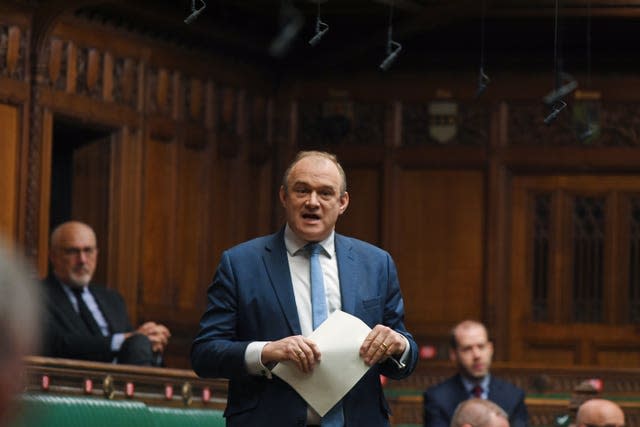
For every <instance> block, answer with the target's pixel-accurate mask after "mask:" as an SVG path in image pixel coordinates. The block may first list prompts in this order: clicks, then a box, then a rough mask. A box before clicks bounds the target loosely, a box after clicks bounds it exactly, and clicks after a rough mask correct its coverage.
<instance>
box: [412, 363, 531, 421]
mask: <svg viewBox="0 0 640 427" xmlns="http://www.w3.org/2000/svg"><path fill="white" fill-rule="evenodd" d="M468 398H469V393H468V392H467V390H466V389H465V388H464V384H463V382H462V378H461V377H460V374H458V375H455V376H453V377H451V378H449V379H447V380H446V381H444V382H442V383H440V384H436V385H434V386H432V387H430V388H428V389H427V391H425V392H424V426H425V427H449V425H450V423H451V418H452V417H453V412H454V411H455V409H456V407H457V406H458V404H459V403H460V402H462V401H463V400H467V399H468ZM488 398H489V400H491V401H492V402H494V403H496V404H497V405H498V406H500V407H501V408H502V409H504V410H505V412H506V413H507V414H508V415H509V423H510V425H511V427H524V426H527V425H529V414H528V412H527V407H526V405H525V403H524V391H523V390H521V389H520V388H518V387H516V386H515V385H513V384H511V383H508V382H506V381H502V380H500V379H499V378H496V377H494V376H492V377H491V381H490V382H489V396H488Z"/></svg>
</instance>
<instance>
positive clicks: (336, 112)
mask: <svg viewBox="0 0 640 427" xmlns="http://www.w3.org/2000/svg"><path fill="white" fill-rule="evenodd" d="M384 111H385V108H384V104H380V103H356V102H353V101H350V100H327V101H324V102H301V103H300V104H299V112H298V116H299V126H298V144H299V146H300V147H301V148H318V147H324V146H334V147H335V146H336V145H376V146H381V145H383V144H384V123H385V120H384V119H385V116H384Z"/></svg>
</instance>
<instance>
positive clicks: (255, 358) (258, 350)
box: [244, 341, 271, 379]
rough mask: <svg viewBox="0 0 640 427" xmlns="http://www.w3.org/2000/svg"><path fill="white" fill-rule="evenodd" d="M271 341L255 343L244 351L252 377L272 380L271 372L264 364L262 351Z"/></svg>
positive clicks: (245, 361) (246, 363)
mask: <svg viewBox="0 0 640 427" xmlns="http://www.w3.org/2000/svg"><path fill="white" fill-rule="evenodd" d="M269 342H270V341H253V342H250V343H249V345H248V346H247V349H246V350H245V351H244V363H245V365H246V367H247V371H248V372H249V374H250V375H258V376H261V377H267V378H269V379H271V371H270V370H269V368H267V367H266V366H264V365H263V364H262V349H263V348H264V346H265V345H267V344H269Z"/></svg>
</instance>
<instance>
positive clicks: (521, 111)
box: [508, 102, 577, 146]
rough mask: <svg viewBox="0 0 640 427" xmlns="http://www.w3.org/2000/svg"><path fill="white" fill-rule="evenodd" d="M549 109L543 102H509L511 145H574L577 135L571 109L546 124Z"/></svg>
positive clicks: (509, 139) (509, 137)
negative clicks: (572, 121)
mask: <svg viewBox="0 0 640 427" xmlns="http://www.w3.org/2000/svg"><path fill="white" fill-rule="evenodd" d="M548 110H549V109H548V108H547V107H546V106H545V105H544V104H543V103H542V102H521V103H515V102H514V103H510V104H509V122H508V125H509V128H508V141H509V144H511V145H521V146H524V145H574V144H576V143H577V137H576V135H575V133H574V132H573V129H572V127H571V120H570V119H571V116H570V113H569V111H568V110H567V111H563V112H562V113H560V114H559V115H558V118H557V119H556V120H555V121H554V122H552V123H551V124H550V125H545V124H544V119H545V117H546V116H547V115H548V114H549V111H548Z"/></svg>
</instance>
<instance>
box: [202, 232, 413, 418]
mask: <svg viewBox="0 0 640 427" xmlns="http://www.w3.org/2000/svg"><path fill="white" fill-rule="evenodd" d="M335 248H336V256H337V261H338V274H339V278H340V291H341V294H342V310H343V311H345V312H347V313H350V314H352V315H354V316H356V317H358V318H360V319H361V320H362V321H364V322H365V323H366V324H367V325H369V326H370V327H373V326H375V325H376V324H379V323H380V324H384V325H386V326H388V327H390V328H392V329H394V330H396V331H397V332H399V333H401V334H402V335H404V336H405V337H407V339H408V340H409V343H410V356H409V358H408V361H407V363H406V366H405V368H404V369H400V368H398V366H397V365H396V364H394V363H393V362H392V361H387V362H385V363H383V364H379V365H376V366H373V367H372V368H371V369H370V370H369V371H368V372H367V374H365V376H364V377H363V378H362V379H361V380H360V381H359V382H358V383H357V384H356V385H355V386H354V387H353V389H351V391H350V392H349V393H348V394H347V395H346V396H345V397H344V400H343V408H344V414H345V422H346V424H347V425H348V426H350V427H357V426H363V427H364V426H367V427H369V426H388V425H389V420H388V418H389V408H388V405H387V402H386V400H385V398H384V395H383V393H382V387H381V385H380V377H379V376H380V374H383V375H385V376H387V377H389V378H395V379H399V378H404V377H406V376H408V375H409V374H410V373H411V372H412V371H413V370H414V368H415V365H416V362H417V354H418V352H417V345H416V343H415V341H414V339H413V337H412V336H411V335H410V334H409V333H408V332H407V331H406V329H405V327H404V324H403V318H404V306H403V301H402V296H401V294H400V287H399V284H398V277H397V273H396V268H395V265H394V263H393V260H392V259H391V257H390V255H389V254H388V253H387V252H385V251H383V250H381V249H379V248H377V247H375V246H373V245H370V244H368V243H365V242H362V241H360V240H356V239H352V238H348V237H345V236H341V235H339V234H337V233H336V234H335ZM207 296H208V306H207V309H206V311H205V313H204V315H203V316H202V319H201V321H200V331H199V333H198V335H197V337H196V339H195V340H194V342H193V345H192V348H191V362H192V365H193V369H194V370H195V372H196V373H197V374H198V375H200V376H202V377H222V378H228V379H229V380H230V381H229V395H228V401H227V408H226V410H225V416H226V417H227V425H228V426H242V427H246V426H274V425H278V426H304V425H305V423H306V416H307V404H306V402H305V401H304V400H303V399H302V398H301V397H300V396H299V395H298V394H297V393H296V392H295V390H294V389H293V388H291V387H290V386H289V385H288V384H287V383H285V382H284V381H282V380H281V379H279V378H277V377H275V376H273V377H272V378H271V379H268V378H267V377H261V376H255V375H249V374H248V373H247V370H246V367H245V356H244V354H245V349H246V348H247V345H248V344H249V343H250V342H252V341H275V340H279V339H282V338H284V337H287V336H291V335H300V334H301V330H300V322H299V320H298V313H297V309H296V302H295V297H294V294H293V285H292V283H291V274H290V273H289V264H288V261H287V253H286V248H285V245H284V228H283V229H282V230H280V232H278V233H276V234H274V235H271V236H265V237H260V238H257V239H254V240H251V241H248V242H245V243H242V244H240V245H238V246H236V247H234V248H232V249H229V250H228V251H225V252H224V253H223V254H222V259H221V261H220V264H219V266H218V270H217V271H216V274H215V276H214V279H213V283H212V284H211V285H210V286H209V289H208V291H207Z"/></svg>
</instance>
